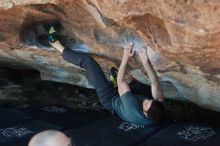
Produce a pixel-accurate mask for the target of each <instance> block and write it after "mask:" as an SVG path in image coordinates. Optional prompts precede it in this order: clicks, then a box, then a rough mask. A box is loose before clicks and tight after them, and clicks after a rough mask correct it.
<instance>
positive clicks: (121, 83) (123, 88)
mask: <svg viewBox="0 0 220 146" xmlns="http://www.w3.org/2000/svg"><path fill="white" fill-rule="evenodd" d="M127 63H128V58H126V57H123V59H122V62H121V65H120V67H119V70H118V75H117V84H118V92H119V95H120V96H121V95H123V94H124V93H125V92H127V91H129V90H130V88H129V86H128V84H127V83H126V81H125V79H124V76H125V71H126V67H127Z"/></svg>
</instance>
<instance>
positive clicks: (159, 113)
mask: <svg viewBox="0 0 220 146" xmlns="http://www.w3.org/2000/svg"><path fill="white" fill-rule="evenodd" d="M164 114H165V108H164V106H163V104H162V103H161V102H159V101H157V100H153V102H152V104H151V106H150V108H149V110H148V111H147V115H148V117H149V118H150V119H152V120H153V121H156V122H159V121H160V120H161V119H162V118H163V117H164Z"/></svg>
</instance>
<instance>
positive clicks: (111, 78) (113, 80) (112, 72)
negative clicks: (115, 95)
mask: <svg viewBox="0 0 220 146" xmlns="http://www.w3.org/2000/svg"><path fill="white" fill-rule="evenodd" d="M117 73H118V70H117V69H116V68H115V67H112V68H111V70H110V75H109V81H110V84H111V85H112V87H113V88H116V87H117V86H118V85H117Z"/></svg>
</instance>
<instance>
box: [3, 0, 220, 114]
mask: <svg viewBox="0 0 220 146" xmlns="http://www.w3.org/2000/svg"><path fill="white" fill-rule="evenodd" d="M49 2H50V3H49ZM0 8H1V10H0V62H1V65H2V66H3V65H6V66H14V67H22V68H32V69H36V70H38V71H40V73H41V77H42V78H43V79H46V80H54V81H58V82H67V83H71V84H76V85H80V86H85V87H92V86H91V85H90V84H89V82H88V81H87V78H86V74H85V71H83V70H81V69H80V68H77V67H76V66H74V65H71V64H69V63H66V62H65V61H63V60H62V58H61V57H60V54H59V52H57V51H55V50H46V49H45V48H37V47H35V46H31V47H30V46H27V45H25V44H24V43H23V42H22V41H21V34H22V33H24V32H25V29H26V28H27V27H30V26H32V25H33V24H34V23H37V22H40V21H43V20H58V21H60V22H61V24H62V25H63V26H64V28H65V29H66V30H67V33H68V35H69V36H71V37H73V38H75V39H79V40H81V41H83V42H84V43H85V44H86V46H88V48H89V51H88V53H89V54H91V55H93V56H94V57H95V59H97V61H98V62H99V63H100V64H101V66H102V68H103V69H104V71H105V72H106V73H108V70H109V67H111V66H117V67H118V65H119V63H120V60H121V56H122V52H123V49H122V47H123V46H125V45H126V44H127V43H128V42H129V41H133V42H134V45H135V49H136V51H137V52H138V49H139V48H140V47H142V46H147V47H148V48H149V49H148V51H149V54H150V60H151V61H152V63H153V66H154V68H155V69H156V71H157V73H158V75H159V77H160V80H161V83H162V85H163V88H164V90H165V95H166V97H168V98H175V99H179V100H189V101H192V102H194V103H197V104H199V105H202V106H204V107H207V108H211V109H214V110H217V111H220V90H219V89H220V86H219V84H220V61H219V60H220V41H219V40H220V23H219V22H220V18H219V16H220V15H219V14H220V2H219V1H218V0H209V1H206V0H198V1H192V0H148V1H146V0H139V1H134V0H114V1H109V0H48V1H41V0H36V1H19V0H11V1H4V2H0ZM9 8H10V9H9ZM141 69H142V66H141V63H140V61H139V59H138V57H137V55H136V56H135V58H134V59H133V60H131V62H130V64H129V71H130V75H129V76H128V78H129V79H131V77H134V78H137V79H138V80H140V81H142V82H144V83H146V84H149V82H148V80H146V79H147V77H146V76H144V74H143V73H142V72H141Z"/></svg>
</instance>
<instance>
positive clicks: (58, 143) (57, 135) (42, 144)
mask: <svg viewBox="0 0 220 146" xmlns="http://www.w3.org/2000/svg"><path fill="white" fill-rule="evenodd" d="M28 146H73V145H71V140H70V138H69V137H67V136H66V135H65V134H64V133H62V132H60V131H57V130H46V131H43V132H40V133H38V134H36V135H34V136H33V137H32V138H31V140H30V142H29V144H28Z"/></svg>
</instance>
